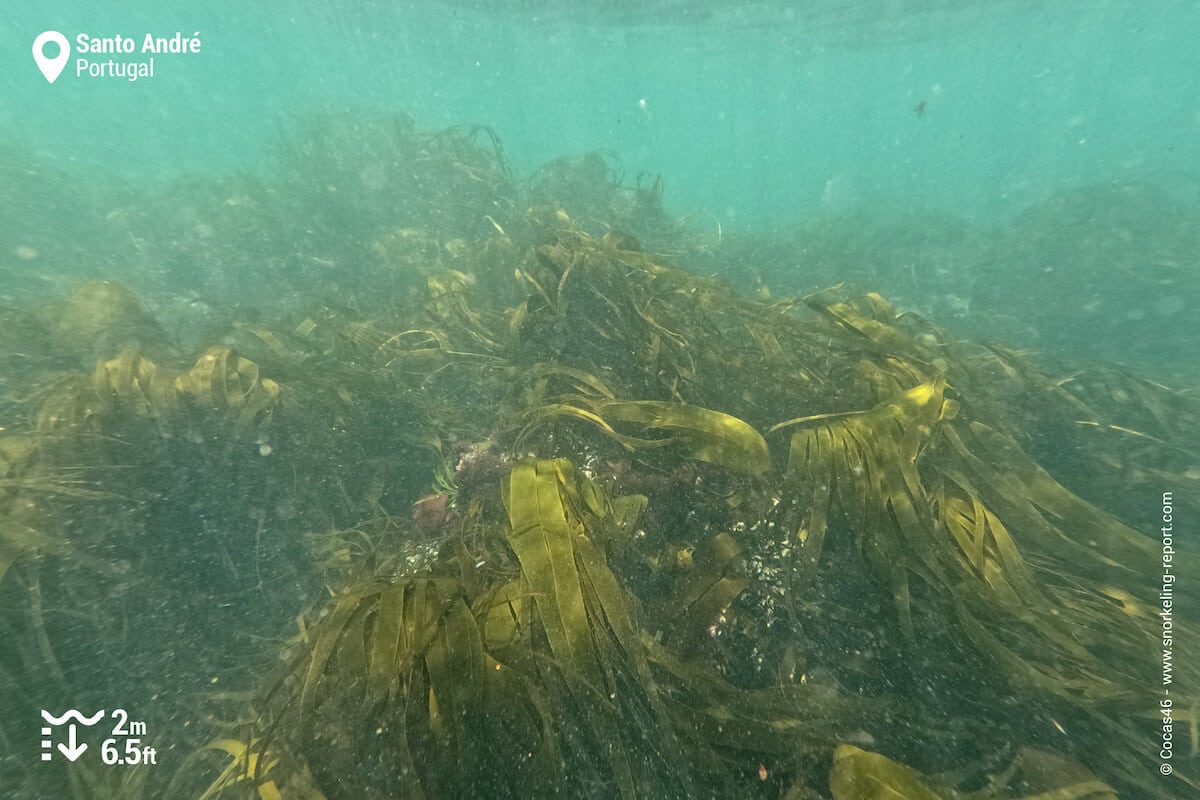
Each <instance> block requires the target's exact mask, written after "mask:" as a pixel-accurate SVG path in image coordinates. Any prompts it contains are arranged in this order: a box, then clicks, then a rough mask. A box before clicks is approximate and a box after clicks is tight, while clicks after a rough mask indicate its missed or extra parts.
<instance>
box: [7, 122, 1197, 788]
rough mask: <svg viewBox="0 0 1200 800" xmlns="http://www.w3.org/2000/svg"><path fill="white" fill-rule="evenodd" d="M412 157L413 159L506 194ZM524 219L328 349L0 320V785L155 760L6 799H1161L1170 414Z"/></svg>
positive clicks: (1185, 614) (1189, 600) (268, 320)
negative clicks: (103, 738) (110, 750)
mask: <svg viewBox="0 0 1200 800" xmlns="http://www.w3.org/2000/svg"><path fill="white" fill-rule="evenodd" d="M454 136H455V137H457V138H456V139H454V141H453V142H449V141H447V142H443V143H442V144H441V145H439V147H440V148H441V149H439V150H437V151H436V152H435V153H433V154H432V155H429V156H428V157H429V158H431V159H435V160H436V158H443V159H445V160H447V162H448V163H450V164H451V165H453V166H451V167H447V168H446V169H447V171H448V173H449V174H451V175H455V176H458V177H457V178H456V179H460V180H462V181H464V182H465V183H464V186H473V185H476V184H478V185H479V188H480V191H481V192H483V191H484V190H485V189H487V190H488V191H493V192H499V193H500V194H503V191H508V189H507V188H505V189H503V191H501V190H500V189H498V188H497V187H508V186H510V183H506V182H503V181H501V182H499V183H493V179H495V180H496V181H499V177H498V176H500V175H501V174H502V173H503V170H500V169H499V167H496V168H495V169H493V170H492V171H490V172H488V171H484V172H480V173H476V172H473V171H472V169H471V168H470V165H471V164H473V163H476V162H475V161H474V159H475V158H476V156H477V155H478V153H479V150H477V149H472V148H473V147H474V145H472V144H471V142H472V140H471V132H470V131H461V132H459V133H456V134H454ZM484 143H485V144H486V148H485V149H484V150H483V151H482V152H484V153H485V154H486V155H485V157H486V158H487V159H489V160H490V159H493V158H494V156H493V155H492V154H493V153H495V152H497V148H496V146H495V144H494V143H493V142H492V140H491V138H490V137H485V142H484ZM314 146H315V145H314ZM304 152H305V157H306V158H314V159H316V158H318V157H320V155H321V152H323V151H321V150H320V149H319V148H318V149H316V150H312V151H307V150H306V151H304ZM464 153H465V154H466V155H465V156H464V155H462V154H464ZM411 157H413V158H417V157H418V156H411ZM594 158H599V157H598V156H597V157H594ZM491 163H493V164H495V163H496V162H494V161H492V162H491ZM600 163H601V162H597V161H595V160H594V159H593V160H592V161H590V162H589V161H587V160H584V161H583V162H579V163H568V162H564V163H562V164H559V165H557V166H554V167H553V168H551V169H548V170H547V171H545V172H543V173H542V175H541V178H540V180H543V181H549V180H551V179H553V177H554V176H555V175H558V174H559V173H561V174H563V175H567V176H570V177H571V180H577V179H579V177H578V176H579V175H580V170H583V172H584V173H587V172H588V171H591V172H595V173H596V174H597V175H598V174H600V171H601V167H600ZM464 165H465V166H464ZM430 169H431V170H433V167H432V166H431V167H430ZM319 185H323V186H330V185H336V183H321V184H319ZM489 187H490V188H489ZM537 191H538V192H541V194H539V195H538V197H539V198H541V202H539V203H538V204H537V205H534V206H532V207H531V208H529V209H528V210H526V211H521V212H518V211H516V210H515V207H514V208H511V209H509V211H508V212H507V215H505V216H498V215H496V214H491V213H490V212H488V216H490V217H492V218H491V219H490V220H487V219H485V220H474V219H473V220H472V224H474V223H477V222H481V223H482V224H480V225H477V226H476V227H475V228H474V231H475V233H474V234H473V235H472V236H471V237H469V238H464V239H463V241H462V243H461V244H458V245H455V246H454V248H453V249H454V253H455V254H456V255H455V256H454V259H455V260H454V263H453V266H448V265H445V264H442V265H441V266H442V268H439V269H428V270H426V271H425V272H423V273H422V274H421V275H420V279H419V280H418V279H417V278H416V277H414V276H412V275H411V274H410V275H408V280H409V281H410V283H411V284H413V286H414V287H415V288H412V289H411V290H406V291H404V292H402V293H398V294H394V295H388V297H387V301H386V302H383V303H380V304H379V305H378V306H377V307H376V308H375V309H374V313H372V314H370V315H368V314H365V313H362V312H361V311H355V310H352V309H347V308H344V307H342V308H333V307H327V306H321V305H319V304H316V303H314V304H313V305H312V306H311V307H304V308H297V307H293V308H292V309H290V310H283V311H280V312H278V313H275V314H272V315H269V316H268V315H264V316H262V317H259V318H245V319H240V320H237V321H236V322H235V323H234V324H232V325H231V326H230V327H229V328H228V329H227V330H225V331H224V332H223V333H221V334H220V335H216V336H214V337H213V340H212V341H211V342H210V343H208V344H207V345H206V346H204V347H202V348H200V349H199V350H198V352H196V353H193V354H184V353H181V352H178V350H177V348H176V347H174V346H169V345H167V344H166V343H165V342H164V341H163V338H164V337H162V336H161V335H159V334H158V333H157V332H156V330H155V327H154V325H153V323H152V320H150V319H149V316H148V314H147V313H146V312H145V310H144V309H143V308H142V307H141V306H140V304H139V303H138V301H137V298H136V297H134V296H133V295H132V293H130V292H128V290H125V289H123V288H122V287H119V286H117V285H114V284H87V285H84V286H82V287H80V288H79V289H78V290H77V291H76V292H75V294H74V295H73V296H72V297H71V298H69V299H67V300H66V301H65V302H64V303H63V304H60V305H58V306H54V307H50V308H47V309H45V310H44V311H43V312H39V313H33V314H18V313H17V312H15V311H12V312H9V311H6V312H4V313H5V314H7V315H9V316H11V317H12V319H13V320H14V321H19V322H20V336H21V352H23V353H28V354H29V355H30V359H29V360H30V361H31V366H30V367H29V368H28V369H27V370H26V371H25V372H23V373H22V385H23V387H24V391H21V392H12V391H8V392H6V394H5V396H4V398H3V406H2V411H3V413H4V415H5V418H4V428H5V430H4V431H3V432H2V433H0V519H2V520H3V527H0V601H2V602H3V606H2V609H0V626H3V627H2V628H0V635H3V637H4V642H5V647H4V648H3V649H0V692H2V693H3V698H4V700H5V705H4V707H5V708H6V709H12V710H11V711H7V712H6V714H5V716H4V718H3V719H0V736H2V737H3V750H4V751H5V752H9V753H13V752H18V749H17V748H16V747H15V744H16V743H18V742H20V741H23V739H22V737H26V736H27V730H26V728H27V727H28V726H25V725H24V724H23V723H22V722H21V721H22V720H36V718H37V709H38V708H51V709H54V708H57V707H59V706H61V705H62V704H63V703H64V702H67V703H68V704H69V705H70V706H72V707H77V708H81V709H85V710H86V709H89V708H92V707H94V708H109V707H112V706H113V705H114V704H119V705H123V706H124V707H126V708H128V709H129V710H130V713H131V714H135V715H137V716H138V717H140V718H142V719H145V720H146V721H147V723H148V729H149V738H150V739H151V740H152V743H156V744H158V745H159V746H160V750H161V753H162V755H161V757H160V764H159V765H158V766H153V767H146V768H130V767H123V768H119V769H118V768H115V767H101V766H99V765H98V764H96V763H95V762H93V763H92V764H91V765H88V764H87V760H86V759H84V760H82V761H81V762H79V764H78V765H71V766H69V767H68V766H65V765H63V764H58V763H54V764H53V765H50V766H45V767H43V765H41V764H40V763H39V764H32V762H29V761H27V760H25V759H20V758H16V759H8V758H5V760H3V761H2V762H0V769H3V770H4V775H3V777H4V779H5V785H6V786H10V785H11V786H18V787H21V788H19V789H18V794H17V795H16V796H18V797H21V796H28V797H36V796H48V795H54V796H74V797H79V798H85V797H88V798H90V797H115V796H127V797H160V796H161V797H188V796H196V797H203V798H205V799H206V800H210V799H213V798H234V797H257V798H263V799H264V800H268V799H270V798H306V799H308V800H312V799H313V798H330V800H334V799H335V798H392V797H424V798H430V800H436V798H450V797H483V796H489V797H491V796H494V797H522V798H524V797H617V798H641V797H646V798H649V797H654V798H671V797H678V798H685V797H686V798H694V797H712V798H733V797H737V798H742V797H763V798H819V797H833V798H835V800H852V799H857V798H885V797H889V798H890V797H904V798H917V799H919V800H936V799H937V798H942V799H943V800H944V799H945V798H966V797H970V798H974V799H975V800H985V799H990V798H1018V797H1023V798H1056V799H1061V800H1067V799H1068V798H1071V799H1074V798H1091V799H1092V800H1099V798H1112V797H1117V796H1120V797H1125V798H1139V797H1146V798H1148V797H1155V798H1163V797H1190V796H1191V795H1192V793H1193V792H1194V791H1195V790H1196V787H1197V785H1198V778H1197V776H1196V770H1195V767H1194V764H1195V761H1194V752H1195V746H1194V744H1193V745H1191V746H1190V747H1189V745H1188V738H1189V737H1188V734H1187V733H1186V731H1187V730H1188V729H1189V727H1190V728H1191V729H1192V730H1194V726H1195V714H1196V708H1195V704H1196V699H1195V695H1194V694H1192V691H1193V690H1192V689H1191V688H1190V687H1193V686H1196V685H1200V684H1198V682H1197V681H1198V679H1200V675H1198V674H1197V670H1198V668H1197V666H1196V664H1197V658H1196V655H1197V654H1196V653H1194V652H1192V649H1193V648H1194V647H1195V644H1194V642H1195V641H1196V639H1195V636H1194V633H1195V619H1194V617H1193V616H1192V615H1191V613H1190V611H1189V609H1190V608H1194V607H1195V601H1196V599H1197V591H1196V589H1195V588H1194V587H1193V586H1191V585H1190V584H1188V583H1186V582H1181V583H1180V584H1178V585H1177V586H1176V588H1175V600H1176V608H1177V610H1178V613H1177V615H1176V617H1175V620H1174V634H1175V639H1174V642H1175V681H1176V683H1175V685H1174V686H1173V687H1172V693H1171V697H1172V698H1173V701H1174V712H1175V713H1174V724H1175V725H1176V736H1175V742H1176V751H1175V752H1176V760H1175V762H1174V766H1175V767H1176V769H1175V773H1174V775H1173V776H1171V777H1169V778H1165V777H1162V776H1161V775H1160V774H1159V771H1158V769H1157V760H1158V759H1157V755H1156V751H1157V749H1158V748H1157V747H1151V746H1149V745H1148V744H1147V742H1148V741H1151V740H1152V739H1153V738H1154V736H1155V734H1156V733H1157V732H1158V730H1159V728H1160V716H1159V700H1160V697H1161V671H1160V660H1161V655H1162V648H1161V645H1160V641H1159V640H1160V638H1161V630H1162V628H1161V622H1160V619H1159V616H1158V614H1157V609H1158V608H1159V607H1160V604H1159V600H1158V595H1159V592H1160V590H1161V583H1160V580H1159V576H1160V575H1161V571H1162V570H1161V557H1160V548H1159V544H1158V542H1157V540H1156V539H1155V538H1154V537H1153V536H1152V535H1150V534H1149V533H1147V532H1146V531H1147V530H1148V529H1150V528H1151V527H1152V526H1151V525H1150V524H1148V523H1149V522H1150V521H1151V520H1152V518H1153V516H1154V515H1155V514H1157V513H1158V509H1157V508H1155V506H1156V504H1157V503H1158V500H1159V498H1160V495H1161V491H1163V490H1164V489H1174V490H1175V492H1176V505H1177V506H1178V507H1179V508H1180V509H1184V510H1185V511H1184V513H1189V512H1191V511H1195V508H1194V505H1189V504H1194V498H1195V497H1197V496H1200V494H1197V493H1196V492H1195V491H1194V489H1195V488H1196V487H1195V484H1196V483H1197V481H1198V480H1200V476H1198V475H1197V473H1196V469H1197V467H1196V461H1195V453H1196V452H1197V447H1196V444H1197V443H1196V441H1195V436H1196V431H1197V430H1200V424H1198V423H1200V406H1198V404H1197V403H1196V401H1195V399H1194V397H1192V396H1189V395H1187V394H1184V393H1181V392H1178V391H1174V390H1171V389H1169V388H1166V387H1163V386H1160V385H1158V384H1155V383H1151V382H1148V381H1145V380H1142V379H1140V378H1138V377H1136V376H1133V375H1129V374H1125V373H1122V372H1118V371H1116V370H1112V369H1107V368H1104V369H1082V370H1078V371H1075V372H1072V373H1068V374H1064V375H1059V374H1055V375H1051V374H1047V373H1046V372H1045V371H1043V369H1041V368H1039V366H1038V365H1037V364H1035V363H1034V361H1033V360H1032V359H1030V358H1029V357H1027V356H1025V355H1022V354H1021V353H1018V352H1014V351H1011V350H1007V349H1005V348H1003V347H1000V346H996V345H985V344H979V343H974V342H968V341H962V340H959V339H954V338H951V337H949V336H947V335H946V334H945V333H944V332H943V331H942V330H940V329H939V328H938V327H936V326H934V325H933V324H931V323H929V322H927V321H925V320H923V319H921V318H919V317H917V316H915V315H912V314H905V313H900V312H898V311H897V310H896V309H895V308H894V307H892V306H891V305H890V304H889V303H888V301H887V300H885V299H884V298H883V297H881V296H879V295H877V294H865V295H854V294H851V293H849V292H847V291H845V290H844V289H842V288H836V287H835V288H833V289H830V290H827V291H823V292H820V293H817V294H814V295H810V296H807V297H803V298H793V299H782V300H777V301H774V302H764V301H759V300H750V299H746V298H744V297H742V296H739V295H738V294H736V293H734V292H733V291H731V290H730V289H728V288H727V287H726V286H725V285H724V284H722V283H721V282H719V281H717V280H714V279H710V278H703V277H697V276H696V275H693V274H691V273H689V272H688V271H686V270H685V269H683V268H682V266H681V265H680V264H678V263H673V262H672V260H671V259H668V258H667V257H664V256H663V255H662V254H661V252H658V250H657V249H656V248H651V247H648V246H645V245H643V244H639V242H638V241H637V240H635V239H634V238H632V237H631V236H630V235H628V234H622V233H618V232H616V231H615V230H607V231H605V230H603V228H604V227H605V226H604V225H602V224H601V223H600V222H599V220H600V219H602V217H603V216H604V215H605V212H604V211H603V204H604V203H609V204H612V205H614V206H615V205H620V203H621V202H622V199H621V198H624V201H625V202H626V203H628V204H632V205H626V206H625V207H626V208H631V207H636V205H637V204H638V203H647V202H649V201H648V200H647V199H646V198H645V197H643V196H641V195H639V194H638V193H637V190H635V191H634V192H631V193H627V194H624V195H622V194H620V193H616V192H608V193H605V192H599V193H598V194H597V197H598V198H600V199H598V200H596V201H595V202H594V203H592V204H591V205H590V206H589V207H590V208H591V209H592V212H591V213H593V214H595V215H596V217H595V219H577V218H576V217H575V216H573V215H572V213H571V212H570V211H568V210H566V209H564V208H562V207H561V206H560V205H559V204H557V203H553V202H548V201H547V198H548V197H550V196H552V195H550V194H547V193H548V192H549V189H548V188H546V186H542V187H541V188H540V189H538V190H537ZM480 196H481V197H482V196H483V195H482V194H481V195H480ZM601 201H603V202H601ZM294 202H297V203H300V202H302V199H300V200H295V201H294ZM313 202H315V201H313ZM410 202H413V203H415V202H416V201H410ZM472 208H473V210H472V212H471V213H472V214H474V213H477V212H478V210H479V209H478V208H474V206H472ZM298 213H299V212H298ZM352 223H353V221H352V220H349V219H348V220H346V221H345V224H352ZM657 230H659V232H660V233H661V234H662V235H663V236H666V235H667V234H666V233H665V231H666V230H667V229H666V228H665V227H659V228H657ZM448 235H450V234H449V233H447V231H442V230H433V229H430V228H422V229H420V230H419V232H417V233H413V234H411V235H400V237H399V239H397V240H396V241H401V240H404V239H406V238H407V239H413V240H419V241H428V242H432V243H434V244H436V247H435V246H434V244H431V245H430V247H429V250H428V253H427V257H428V258H430V259H433V260H435V261H436V260H437V255H438V254H439V253H441V254H443V255H444V254H445V253H446V252H447V247H448V246H449V245H448V244H447V241H446V239H445V237H446V236H448ZM663 249H671V251H672V252H673V253H675V254H676V258H679V257H680V255H679V254H681V253H685V252H686V249H685V248H663ZM387 252H388V251H387V250H386V248H384V249H382V250H380V251H378V252H377V253H376V257H378V258H380V259H382V262H388V259H389V258H392V257H393V256H389V255H387ZM405 252H409V251H407V250H406V251H405ZM365 257H366V256H365V255H364V258H365ZM395 257H397V258H398V256H395ZM408 257H409V256H407V255H406V256H405V258H408ZM414 258H415V256H414ZM382 262H381V263H382ZM396 268H397V269H401V268H403V269H406V270H407V269H409V267H408V266H403V265H399V266H396ZM358 280H362V281H366V282H369V281H371V280H374V279H373V278H371V277H369V276H367V277H364V276H361V275H360V276H359V278H358ZM383 287H384V284H380V291H381V292H384V291H385V289H384V288H383ZM64 309H69V311H67V310H64ZM81 363H87V364H88V366H87V368H85V369H81V368H80V364H81ZM1189 487H1190V488H1191V489H1192V491H1189ZM1189 496H1190V498H1191V499H1189ZM1139 498H1140V499H1139ZM1155 527H1156V526H1155ZM1177 549H1180V548H1177ZM1175 566H1176V570H1177V571H1178V573H1179V574H1190V573H1191V572H1193V571H1197V572H1200V567H1198V566H1197V565H1196V564H1195V563H1194V562H1193V560H1192V559H1191V558H1190V557H1189V556H1188V555H1187V554H1186V552H1185V553H1183V554H1182V555H1179V556H1177V560H1176V562H1175ZM97 675H102V676H104V679H103V680H97ZM264 676H265V677H264ZM1175 686H1177V687H1178V688H1177V689H1176V688H1175ZM30 724H36V722H34V723H30ZM1193 738H1194V735H1193ZM52 767H53V768H52ZM21 791H23V792H24V793H25V794H24V795H22V794H20V793H19V792H21Z"/></svg>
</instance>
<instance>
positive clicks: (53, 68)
mask: <svg viewBox="0 0 1200 800" xmlns="http://www.w3.org/2000/svg"><path fill="white" fill-rule="evenodd" d="M49 42H54V43H55V44H56V45H58V55H56V56H55V57H54V58H46V54H45V53H44V52H43V50H44V49H45V47H46V45H47V44H48V43H49ZM70 59H71V45H70V43H69V42H68V41H67V37H65V36H63V35H62V34H61V33H59V32H58V31H46V32H45V33H42V34H41V35H39V36H38V37H37V38H36V39H34V40H33V60H34V61H36V62H37V66H38V69H40V70H41V71H42V74H43V75H45V76H46V80H48V81H50V82H51V83H54V82H55V81H56V80H58V76H59V75H61V74H62V71H63V67H65V66H66V65H67V61H69V60H70ZM60 746H61V745H60Z"/></svg>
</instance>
